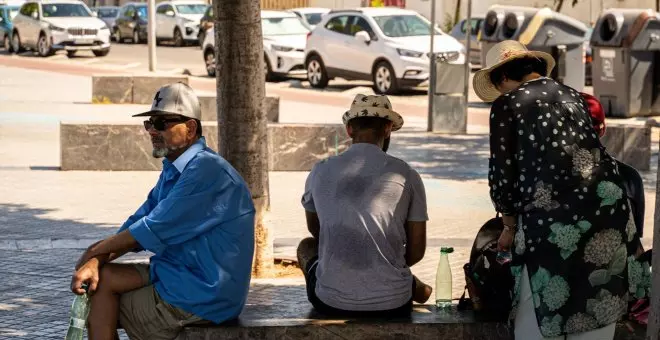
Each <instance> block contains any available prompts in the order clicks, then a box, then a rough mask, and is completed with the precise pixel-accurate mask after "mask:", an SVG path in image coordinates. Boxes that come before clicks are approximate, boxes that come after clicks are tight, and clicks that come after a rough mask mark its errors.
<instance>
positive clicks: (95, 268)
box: [71, 258, 101, 295]
mask: <svg viewBox="0 0 660 340" xmlns="http://www.w3.org/2000/svg"><path fill="white" fill-rule="evenodd" d="M100 268H101V266H100V262H99V260H98V259H96V258H91V259H90V260H89V261H87V262H86V263H85V264H84V265H83V266H82V267H80V269H78V270H77V271H76V272H75V273H74V274H73V277H72V278H71V291H72V292H73V293H74V294H77V295H82V294H85V289H83V287H82V286H83V284H87V287H88V290H87V292H88V293H90V294H93V293H94V292H95V291H96V288H97V287H98V284H99V269H100Z"/></svg>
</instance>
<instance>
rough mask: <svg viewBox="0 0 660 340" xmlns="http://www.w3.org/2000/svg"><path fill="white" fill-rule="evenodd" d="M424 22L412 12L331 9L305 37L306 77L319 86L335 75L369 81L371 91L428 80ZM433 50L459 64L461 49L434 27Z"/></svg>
mask: <svg viewBox="0 0 660 340" xmlns="http://www.w3.org/2000/svg"><path fill="white" fill-rule="evenodd" d="M429 28H430V22H429V21H428V20H426V19H425V18H424V17H422V16H421V15H419V14H418V13H417V12H414V11H411V10H405V9H400V8H388V7H369V8H359V9H355V10H333V11H331V12H329V13H328V14H326V15H325V16H324V17H323V20H322V21H321V22H320V23H319V24H318V25H317V26H316V28H315V29H314V30H313V31H312V32H311V33H310V34H309V35H308V37H307V47H306V48H305V68H306V69H307V79H308V80H309V82H310V84H311V85H312V86H313V87H316V88H323V87H326V86H327V85H328V81H329V80H330V79H333V78H335V77H339V78H344V79H348V80H371V81H373V83H374V90H375V91H376V92H378V93H383V94H394V93H397V92H398V91H399V89H401V88H403V87H415V86H418V85H420V84H422V83H424V82H426V81H427V80H428V78H429V62H430V60H429V52H430V30H429ZM436 32H437V33H436V37H435V40H434V52H435V53H438V54H442V55H443V57H444V58H447V59H449V60H451V61H450V62H451V63H457V64H458V63H460V64H463V63H465V47H463V45H462V44H461V43H460V42H458V40H456V39H454V38H453V37H451V36H449V35H447V34H445V33H444V32H442V31H441V30H439V29H437V28H436Z"/></svg>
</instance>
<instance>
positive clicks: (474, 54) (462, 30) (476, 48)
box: [449, 17, 484, 65]
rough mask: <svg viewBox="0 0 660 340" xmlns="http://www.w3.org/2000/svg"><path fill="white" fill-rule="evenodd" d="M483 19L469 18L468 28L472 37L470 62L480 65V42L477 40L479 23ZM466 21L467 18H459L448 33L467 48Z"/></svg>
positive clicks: (479, 31)
mask: <svg viewBox="0 0 660 340" xmlns="http://www.w3.org/2000/svg"><path fill="white" fill-rule="evenodd" d="M483 21H484V17H472V18H471V23H472V25H471V26H472V27H471V28H470V30H471V31H470V34H471V35H472V39H470V40H471V42H470V63H472V64H473V65H481V42H480V41H479V36H480V35H481V23H482V22H483ZM466 23H467V19H463V20H461V21H460V22H459V23H458V24H456V26H454V28H453V29H452V30H451V32H449V35H451V36H452V37H454V38H455V39H456V40H458V41H460V42H461V44H463V46H465V48H467V25H466Z"/></svg>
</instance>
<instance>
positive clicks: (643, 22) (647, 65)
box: [591, 8, 660, 117]
mask: <svg viewBox="0 0 660 340" xmlns="http://www.w3.org/2000/svg"><path fill="white" fill-rule="evenodd" d="M591 48H592V55H593V58H594V59H593V64H592V65H593V66H592V74H593V87H594V95H595V96H596V97H597V98H598V99H599V100H600V101H601V103H602V104H603V109H604V110H605V115H606V116H607V117H637V116H650V115H653V114H658V113H660V100H659V97H660V96H659V94H660V89H659V85H660V66H658V62H660V53H659V52H660V18H659V17H658V13H656V12H654V11H653V10H651V9H619V8H612V9H609V10H607V11H605V12H603V13H602V14H601V15H600V17H599V18H598V21H597V22H596V25H595V26H594V31H593V34H592V36H591Z"/></svg>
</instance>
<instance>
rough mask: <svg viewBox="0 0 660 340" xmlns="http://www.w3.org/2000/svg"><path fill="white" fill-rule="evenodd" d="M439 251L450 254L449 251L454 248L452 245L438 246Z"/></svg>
mask: <svg viewBox="0 0 660 340" xmlns="http://www.w3.org/2000/svg"><path fill="white" fill-rule="evenodd" d="M440 252H441V253H445V254H451V253H453V252H454V248H453V247H442V248H440Z"/></svg>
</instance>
